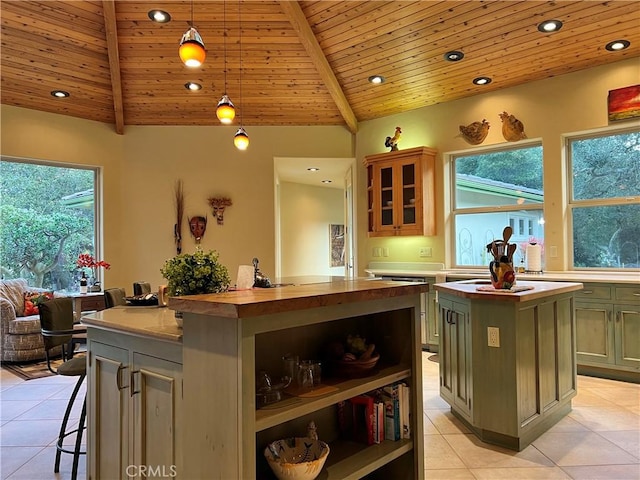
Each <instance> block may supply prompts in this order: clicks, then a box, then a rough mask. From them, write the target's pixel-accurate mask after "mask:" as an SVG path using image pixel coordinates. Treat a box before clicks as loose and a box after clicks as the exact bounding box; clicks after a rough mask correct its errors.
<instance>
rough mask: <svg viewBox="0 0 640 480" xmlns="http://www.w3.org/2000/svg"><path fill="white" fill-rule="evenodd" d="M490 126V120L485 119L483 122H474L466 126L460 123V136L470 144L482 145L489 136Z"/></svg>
mask: <svg viewBox="0 0 640 480" xmlns="http://www.w3.org/2000/svg"><path fill="white" fill-rule="evenodd" d="M489 126H490V125H489V122H487V121H486V120H485V119H483V120H482V122H473V123H471V124H469V125H467V126H466V127H465V126H464V125H460V127H459V128H460V136H461V137H462V138H464V140H465V141H466V142H467V143H468V144H470V145H480V144H481V143H482V142H484V139H485V138H487V134H488V133H489Z"/></svg>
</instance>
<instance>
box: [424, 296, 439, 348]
mask: <svg viewBox="0 0 640 480" xmlns="http://www.w3.org/2000/svg"><path fill="white" fill-rule="evenodd" d="M429 288H432V287H429ZM436 298H437V297H436V294H435V292H431V291H430V292H429V294H428V295H427V343H428V344H429V351H431V352H437V351H438V346H439V344H440V333H439V332H440V328H439V327H440V325H439V322H438V302H437V301H436Z"/></svg>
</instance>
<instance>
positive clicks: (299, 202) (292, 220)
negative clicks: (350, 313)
mask: <svg viewBox="0 0 640 480" xmlns="http://www.w3.org/2000/svg"><path fill="white" fill-rule="evenodd" d="M329 224H344V190H342V189H338V188H323V187H314V186H311V185H303V184H299V183H290V182H282V183H280V231H281V244H282V249H281V250H282V276H283V277H292V276H300V275H343V274H344V267H333V268H331V267H330V265H329ZM265 273H266V272H265Z"/></svg>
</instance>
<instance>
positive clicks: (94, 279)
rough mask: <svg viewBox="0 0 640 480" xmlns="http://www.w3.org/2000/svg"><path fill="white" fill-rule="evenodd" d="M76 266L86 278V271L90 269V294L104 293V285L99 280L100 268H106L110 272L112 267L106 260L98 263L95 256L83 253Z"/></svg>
mask: <svg viewBox="0 0 640 480" xmlns="http://www.w3.org/2000/svg"><path fill="white" fill-rule="evenodd" d="M76 265H77V266H78V268H80V269H81V270H82V276H83V277H85V276H86V270H87V269H89V270H90V271H91V276H90V277H89V279H88V280H87V291H88V292H100V291H102V285H101V284H100V280H98V268H104V269H105V270H109V268H111V265H110V264H108V263H107V262H105V261H104V260H99V261H97V260H96V259H95V258H93V256H92V255H91V254H89V253H81V254H80V255H78V260H77V261H76Z"/></svg>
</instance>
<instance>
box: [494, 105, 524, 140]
mask: <svg viewBox="0 0 640 480" xmlns="http://www.w3.org/2000/svg"><path fill="white" fill-rule="evenodd" d="M500 120H502V136H503V137H504V139H505V140H506V141H507V142H517V141H518V140H522V139H524V138H527V136H526V135H525V133H524V125H523V124H522V122H521V121H520V120H518V119H517V118H516V117H514V116H513V115H509V114H508V113H507V112H502V113H501V114H500Z"/></svg>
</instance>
